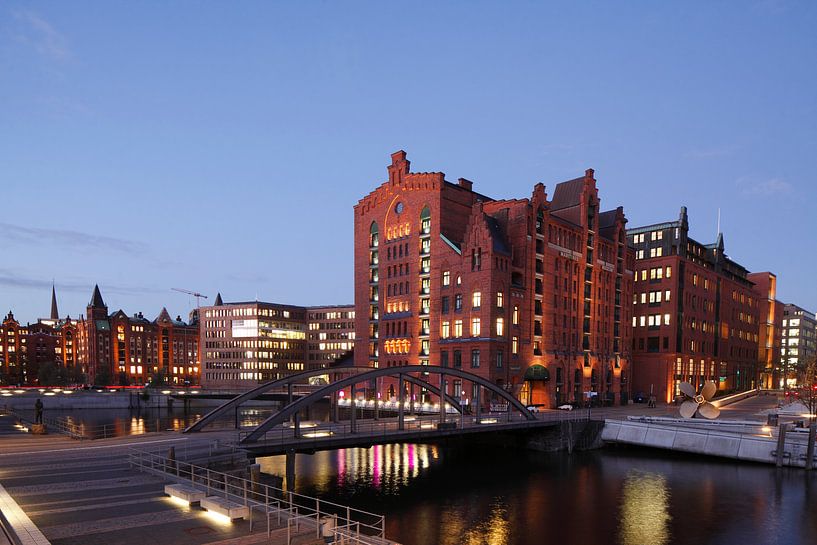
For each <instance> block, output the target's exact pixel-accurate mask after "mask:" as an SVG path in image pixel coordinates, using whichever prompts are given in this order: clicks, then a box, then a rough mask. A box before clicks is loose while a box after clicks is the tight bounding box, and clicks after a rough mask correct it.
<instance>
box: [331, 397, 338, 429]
mask: <svg viewBox="0 0 817 545" xmlns="http://www.w3.org/2000/svg"><path fill="white" fill-rule="evenodd" d="M330 399H331V400H332V406H331V407H330V413H331V414H332V422H334V423H335V424H337V423H338V420H339V418H338V412H339V408H338V393H337V392H333V393H332V397H331V398H330Z"/></svg>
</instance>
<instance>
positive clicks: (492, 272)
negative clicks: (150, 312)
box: [354, 151, 634, 406]
mask: <svg viewBox="0 0 817 545" xmlns="http://www.w3.org/2000/svg"><path fill="white" fill-rule="evenodd" d="M391 159H392V162H391V165H389V166H388V169H387V170H388V180H387V181H386V182H384V183H383V184H381V185H380V186H379V187H378V188H377V189H375V190H374V191H372V192H371V193H370V194H369V195H367V196H366V197H364V198H363V199H361V200H360V202H359V203H358V204H357V205H356V206H355V207H354V217H355V312H356V314H355V316H356V328H355V329H356V332H357V337H356V338H355V364H356V365H358V366H368V367H383V366H398V365H411V364H431V365H441V366H450V367H454V368H462V369H464V370H467V371H470V372H472V373H475V374H478V375H480V376H482V377H484V378H487V379H489V380H491V381H492V382H494V383H495V384H498V385H501V386H502V387H504V388H505V389H506V390H508V391H510V392H513V393H514V394H515V395H516V396H518V397H519V398H520V399H521V400H523V401H524V402H526V403H533V404H541V405H545V406H555V405H558V404H561V403H564V402H566V401H570V400H575V401H582V400H584V399H590V398H595V399H604V400H609V401H610V402H612V401H615V402H617V403H618V402H626V401H627V399H628V392H629V382H628V381H629V372H630V369H629V368H630V346H631V342H630V335H631V317H630V315H631V312H632V308H631V307H630V305H629V300H630V298H631V297H632V289H633V287H632V283H633V266H634V253H633V252H632V250H631V249H629V248H628V246H627V241H626V236H625V224H626V221H627V220H626V218H625V216H624V211H623V209H622V208H620V207H619V208H617V209H613V210H608V211H602V208H601V202H600V200H599V195H598V190H597V188H596V180H595V178H594V176H593V171H592V170H587V171H586V172H585V174H584V175H583V176H582V177H580V178H576V179H574V180H570V181H568V182H563V183H560V184H557V185H556V187H555V189H554V191H553V194H552V198H551V199H549V198H548V194H547V193H546V191H545V186H544V185H542V184H536V185H535V186H534V188H533V191H532V194H531V196H530V197H525V198H520V199H510V200H495V199H492V198H490V197H487V196H485V195H483V194H480V193H477V192H476V191H474V190H473V184H472V182H470V181H469V180H466V179H464V178H460V179H459V181H458V182H457V183H451V182H448V181H446V179H445V175H444V174H443V173H441V172H431V173H413V172H410V169H409V161H408V160H407V159H406V153H405V152H403V151H398V152H396V153H394V154H392V157H391ZM446 387H447V388H449V392H450V393H452V394H453V395H455V396H457V397H460V395H461V394H462V390H461V389H460V384H458V381H456V380H452V381H450V383H449V384H447V385H446ZM593 394H595V395H593ZM464 395H465V397H470V398H471V399H473V395H472V394H471V393H469V392H466V393H465V394H464Z"/></svg>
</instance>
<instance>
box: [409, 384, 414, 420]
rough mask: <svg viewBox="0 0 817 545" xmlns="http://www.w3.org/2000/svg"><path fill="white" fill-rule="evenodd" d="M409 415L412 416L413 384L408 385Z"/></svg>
mask: <svg viewBox="0 0 817 545" xmlns="http://www.w3.org/2000/svg"><path fill="white" fill-rule="evenodd" d="M409 414H414V383H413V382H412V383H411V384H409Z"/></svg>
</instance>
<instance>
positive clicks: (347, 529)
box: [128, 449, 386, 545]
mask: <svg viewBox="0 0 817 545" xmlns="http://www.w3.org/2000/svg"><path fill="white" fill-rule="evenodd" d="M128 462H129V464H130V466H131V467H132V468H136V469H138V470H140V471H144V472H148V473H152V474H155V475H159V476H162V477H164V478H169V479H171V480H174V481H177V482H183V483H189V484H191V485H192V486H193V487H195V488H198V489H200V490H202V491H203V492H205V493H206V494H207V496H208V497H209V496H218V497H222V498H224V499H225V500H227V501H229V502H234V503H236V504H239V505H242V506H246V507H247V508H248V510H249V514H250V528H251V529H252V526H253V513H255V512H257V511H261V512H262V513H264V515H265V518H266V523H267V535H269V534H270V532H271V522H272V518H273V517H276V518H277V523H278V524H279V526H280V524H281V521H282V520H284V521H286V524H287V533H288V540H289V539H291V536H290V531H291V528H292V527H293V526H294V527H295V529H296V531H299V530H300V526H301V525H302V524H305V525H307V527H308V528H310V530H311V529H312V528H313V527H314V531H315V536H316V537H320V533H321V531H322V530H323V529H324V525H325V524H326V522H327V519H328V518H333V523H332V526H333V528H334V529H333V530H332V532H333V533H334V536H335V539H336V541H335V542H336V543H339V542H345V543H359V544H366V545H376V544H382V543H386V541H385V531H386V517H385V516H383V515H379V514H377V513H371V512H368V511H363V510H360V509H355V508H353V507H350V506H348V505H341V504H339V503H334V502H330V501H327V500H322V499H320V498H315V497H311V496H306V495H303V494H298V493H296V492H291V491H284V490H283V489H281V488H277V487H275V486H271V485H267V484H263V483H260V482H257V481H252V480H249V479H245V478H243V477H237V476H235V475H230V474H228V473H223V472H220V471H215V470H212V469H209V468H207V467H203V466H198V465H194V464H191V463H188V462H184V461H180V460H174V459H170V458H168V457H167V456H163V455H160V454H156V453H152V452H145V451H140V450H137V449H129V453H128Z"/></svg>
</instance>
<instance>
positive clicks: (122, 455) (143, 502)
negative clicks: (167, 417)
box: [0, 415, 321, 545]
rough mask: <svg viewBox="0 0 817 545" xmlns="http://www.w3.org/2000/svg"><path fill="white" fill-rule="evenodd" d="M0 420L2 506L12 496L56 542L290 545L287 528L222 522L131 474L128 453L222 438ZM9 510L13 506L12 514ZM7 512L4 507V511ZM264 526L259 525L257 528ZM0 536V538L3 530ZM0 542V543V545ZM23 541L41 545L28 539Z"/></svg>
mask: <svg viewBox="0 0 817 545" xmlns="http://www.w3.org/2000/svg"><path fill="white" fill-rule="evenodd" d="M15 423H16V419H15V418H14V417H12V416H10V415H0V485H2V490H1V491H0V501H2V497H4V496H5V497H7V499H8V498H10V499H12V500H13V501H14V502H15V503H16V505H17V506H19V508H20V509H21V510H22V511H24V512H25V515H26V516H27V517H28V519H30V521H31V523H33V524H34V525H35V526H36V528H38V529H39V531H40V532H42V535H43V536H44V537H45V538H46V539H47V542H45V543H52V544H55V545H113V544H117V545H118V544H122V545H148V544H162V545H164V544H170V543H172V544H174V545H250V544H255V543H266V544H271V545H279V544H285V543H286V542H287V529H286V528H285V527H284V528H276V529H273V530H272V532H271V536H270V537H269V538H268V537H267V534H266V526H265V525H258V526H256V531H254V532H253V533H251V532H250V528H249V526H250V524H249V522H248V521H246V520H241V521H237V522H234V523H231V522H228V521H222V520H221V519H220V518H216V517H213V516H212V515H209V514H208V513H207V512H205V511H203V510H200V509H197V508H189V507H186V506H182V505H180V504H179V503H177V502H175V501H173V500H171V499H170V498H168V497H167V496H165V495H164V493H163V488H164V485H165V484H166V483H167V482H170V481H167V480H163V479H161V478H160V477H158V476H154V475H150V474H146V473H142V472H139V471H136V470H134V469H131V468H130V466H129V464H128V457H127V456H128V449H129V448H138V449H140V450H150V451H155V452H159V451H163V452H167V450H168V449H169V448H170V446H174V447H175V449H176V452H177V453H179V454H180V456H181V455H182V454H183V453H184V452H185V451H186V450H188V451H189V450H193V449H196V448H199V449H206V448H208V446H209V445H210V444H211V442H212V441H213V440H216V439H219V437H220V436H221V435H224V434H223V433H221V434H220V433H219V432H211V433H204V434H200V435H198V436H196V437H184V436H180V435H179V434H178V433H176V432H160V433H152V434H145V435H139V436H130V437H123V438H115V439H105V440H100V441H76V440H73V439H70V438H68V437H65V436H61V435H46V436H33V435H31V434H29V433H25V432H23V431H21V430H20V429H18V428H16V427H15ZM9 512H13V508H10V509H9ZM5 513H6V509H5V508H4V514H5ZM262 527H263V528H262ZM0 534H1V533H0ZM0 543H2V541H0ZM27 543H37V545H43V542H42V541H37V540H35V539H33V538H32V540H31V541H28V542H27ZM292 543H294V544H312V543H321V541H319V540H316V539H315V532H314V530H312V531H305V530H304V531H302V532H299V533H298V535H297V536H296V538H295V539H293V541H292Z"/></svg>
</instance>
